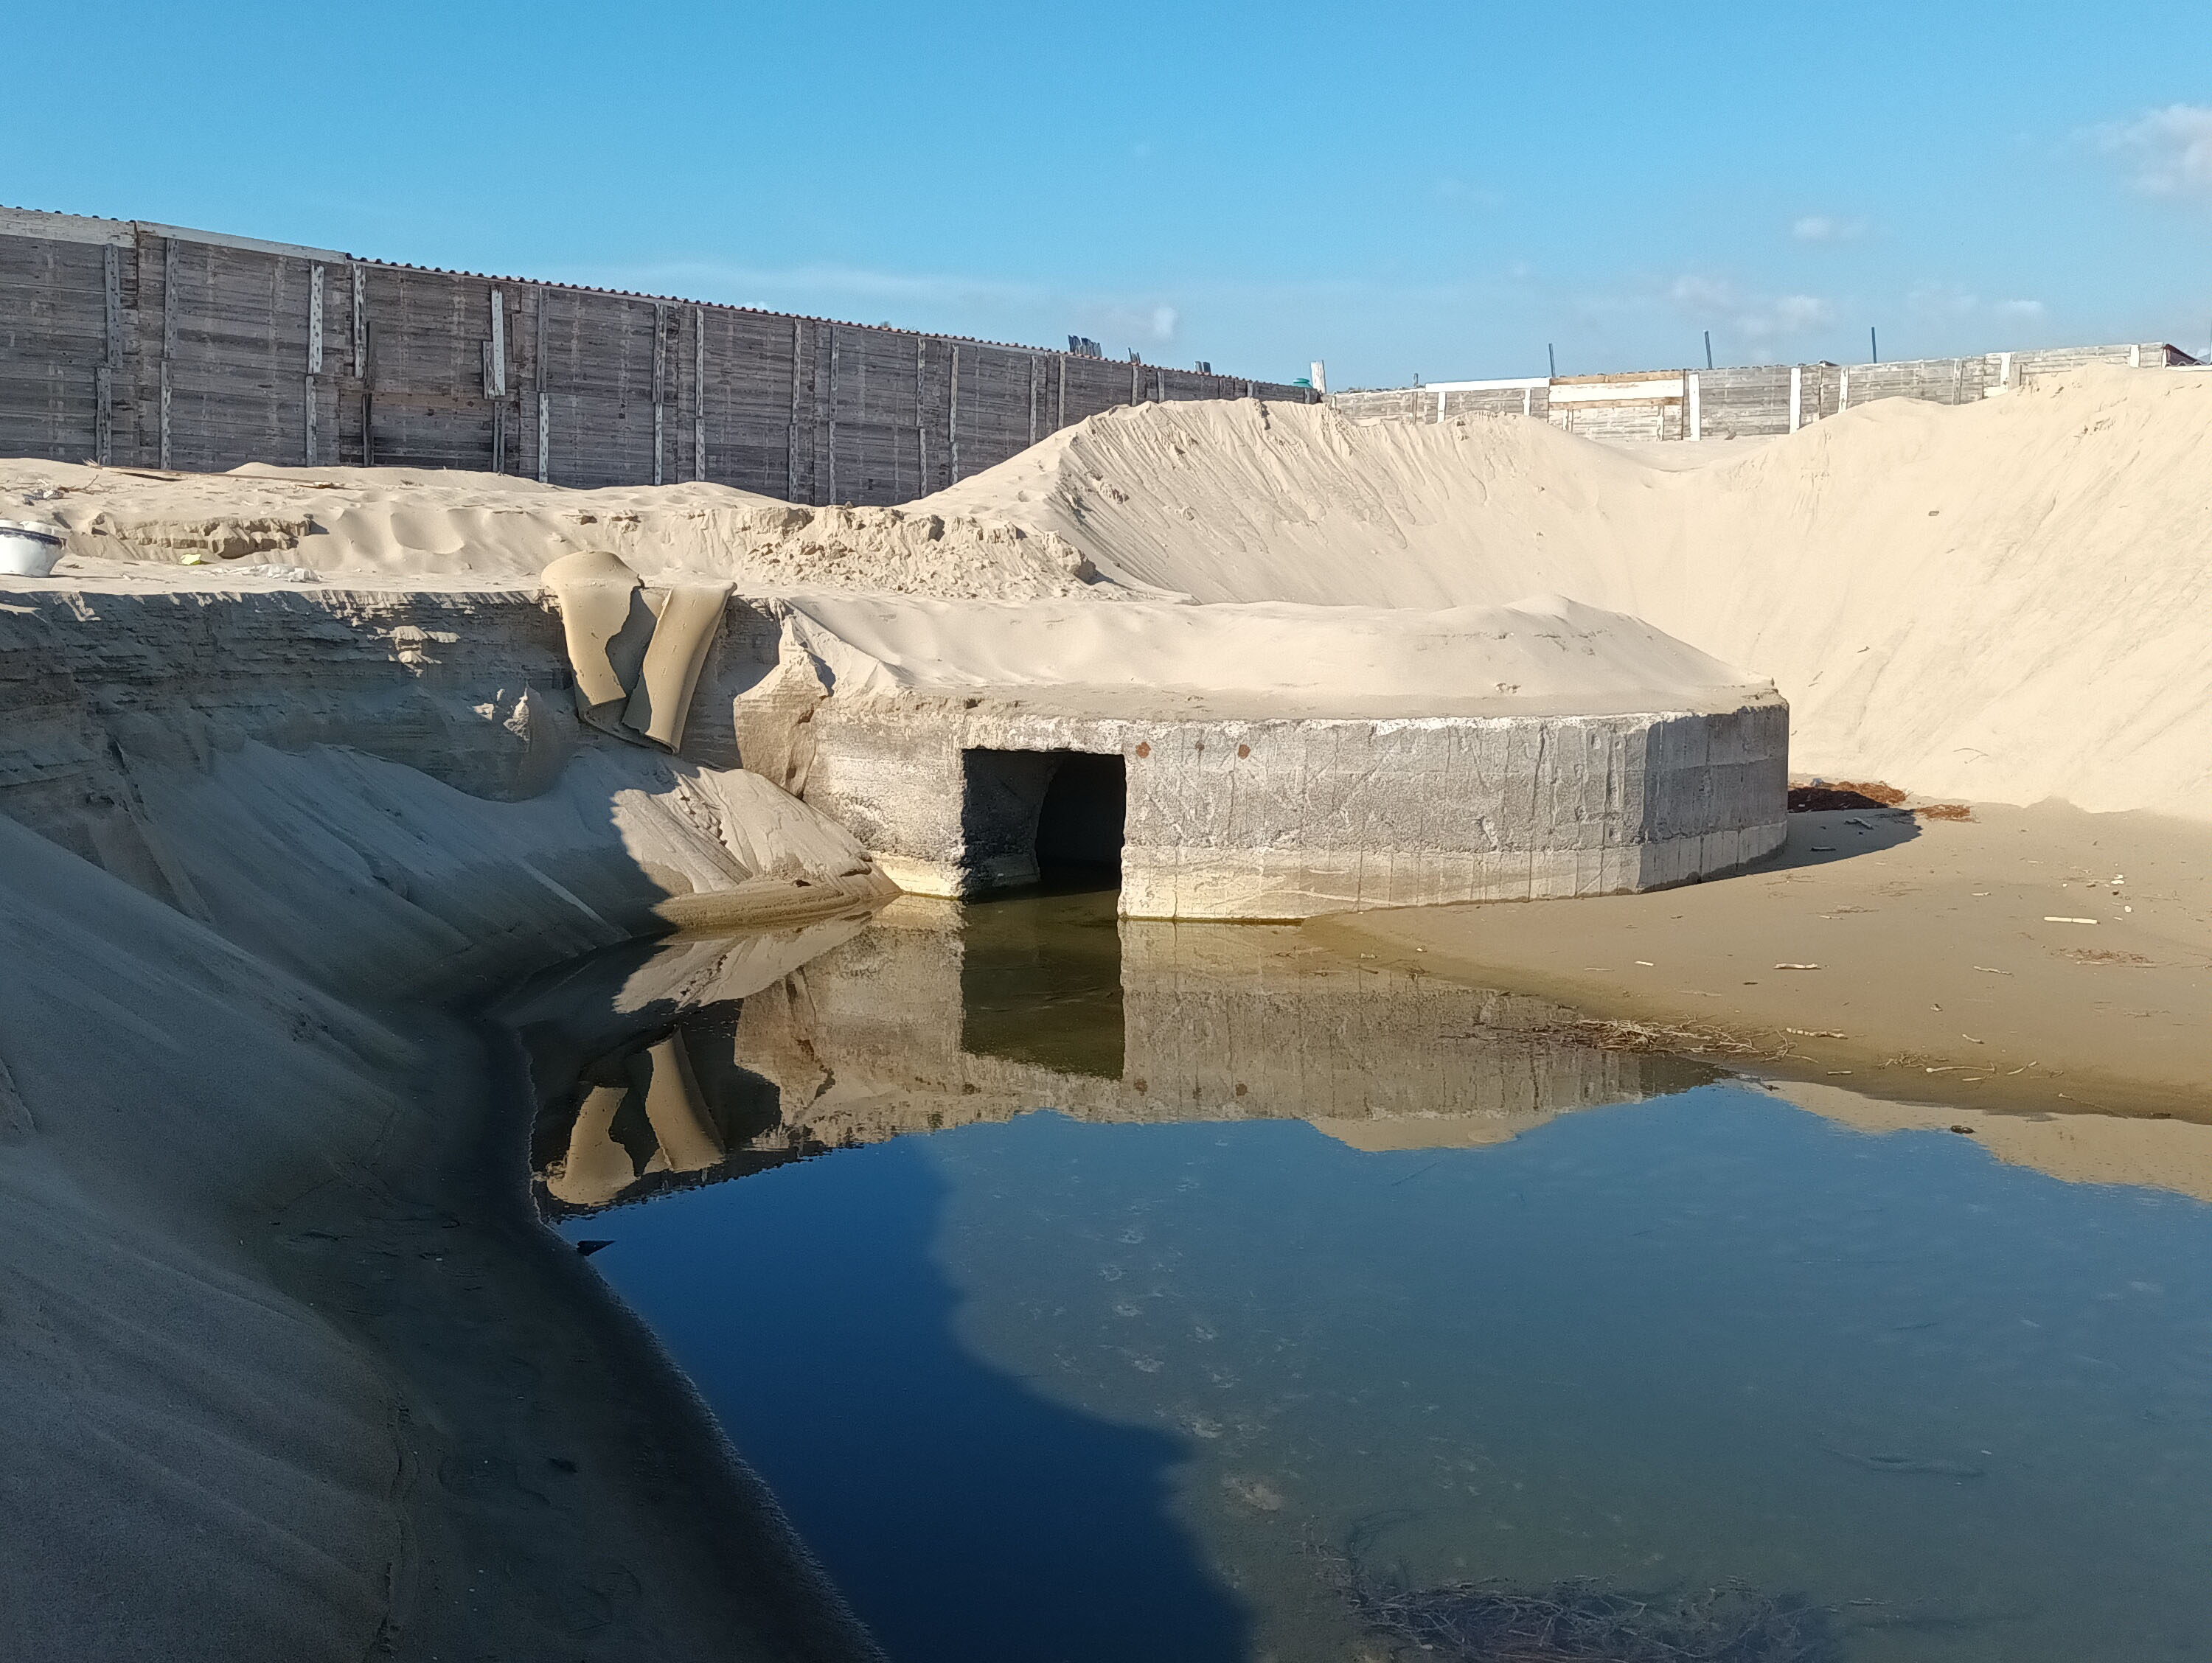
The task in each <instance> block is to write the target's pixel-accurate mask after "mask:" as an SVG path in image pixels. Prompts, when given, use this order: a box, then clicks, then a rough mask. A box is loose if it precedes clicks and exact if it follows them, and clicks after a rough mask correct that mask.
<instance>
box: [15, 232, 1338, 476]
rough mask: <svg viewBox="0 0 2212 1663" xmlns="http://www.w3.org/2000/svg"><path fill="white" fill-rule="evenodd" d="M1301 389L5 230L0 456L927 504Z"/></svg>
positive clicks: (781, 317)
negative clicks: (1036, 455) (1097, 427)
mask: <svg viewBox="0 0 2212 1663" xmlns="http://www.w3.org/2000/svg"><path fill="white" fill-rule="evenodd" d="M1315 397H1316V395H1315V394H1314V393H1312V392H1311V391H1310V390H1309V389H1307V388H1305V387H1303V386H1295V385H1282V384H1279V383H1274V382H1266V381H1250V380H1243V379H1237V378H1234V377H1230V376H1223V375H1215V374H1212V373H1208V372H1202V371H1194V370H1180V369H1169V368H1166V367H1163V366H1159V365H1154V364H1139V363H1136V362H1126V363H1125V362H1121V361H1115V360H1111V359H1105V358H1098V357H1093V356H1087V355H1075V354H1072V353H1064V352H1054V351H1047V350H1043V349H1037V348H1031V347H1021V346H1008V345H1004V344H1001V343H996V342H987V341H972V340H965V339H957V338H954V337H947V336H940V335H920V334H915V333H913V332H911V331H905V330H896V329H888V328H872V327H867V326H864V325H857V324H844V323H834V322H830V321H828V320H825V319H819V318H799V317H791V316H787V315H785V314H782V313H771V312H757V311H754V310H751V309H750V308H748V307H730V306H712V305H708V304H705V303H702V302H698V301H691V300H671V299H663V298H659V297H655V296H652V295H642V294H616V293H613V292H611V291H609V290H605V289H596V288H574V287H573V286H570V285H567V284H561V283H539V282H526V281H522V280H520V279H515V278H504V277H486V276H475V275H472V274H470V273H465V272H455V271H437V270H426V269H423V268H422V267H417V266H406V265H392V264H386V263H384V262H381V261H377V260H364V259H357V258H355V257H353V256H352V255H349V254H343V253H339V252H336V251H334V250H328V249H315V248H302V247H295V246H289V245H286V244H280V243H270V242H260V241H257V240H253V239H252V238H247V237H231V236H222V235H217V234H212V233H209V232H204V231H190V230H185V229H183V228H179V227H174V226H163V225H151V224H146V223H143V222H137V221H125V220H98V219H85V218H80V217H78V216H76V215H65V214H42V213H33V212H29V211H27V210H21V209H0V456H17V457H39V458H52V459H56V460H64V461H97V462H100V463H103V464H110V465H114V466H125V467H146V468H166V469H177V470H218V469H225V468H232V467H236V466H238V465H239V464H241V463H246V462H264V463H276V464H291V465H305V466H317V465H321V466H329V465H333V464H370V465H375V466H397V467H410V468H470V469H479V470H489V471H492V472H495V473H507V474H517V475H522V476H528V477H533V478H537V479H540V480H544V481H548V482H550V483H556V484H562V485H579V486H593V485H629V484H644V483H653V484H661V483H675V482H678V481H682V480H693V479H706V480H713V481H715V482H717V483H722V484H727V485H736V486H740V487H743V488H744V489H747V490H752V491H760V492H764V493H766V494H768V495H772V496H777V497H781V498H784V499H786V500H787V501H795V502H810V503H829V502H849V503H856V504H868V503H874V504H882V503H891V502H902V501H908V500H909V499H911V498H914V497H917V496H923V495H927V494H928V493H929V492H931V491H933V490H938V489H942V488H943V487H945V486H946V485H949V484H951V483H952V482H954V481H955V480H957V479H962V478H965V477H966V476H969V475H970V474H973V473H975V472H978V471H980V470H982V469H984V468H987V467H989V466H991V465H992V464H994V463H998V462H1003V461H1004V460H1006V458H1008V457H1010V456H1012V455H1013V454H1014V453H1015V452H1018V451H1019V450H1021V449H1022V448H1023V447H1024V446H1028V445H1030V444H1033V443H1034V442H1036V440H1038V439H1040V438H1042V437H1043V436H1044V435H1045V434H1049V433H1051V432H1053V431H1054V429H1056V428H1062V427H1066V426H1067V425H1068V424H1069V423H1071V422H1079V421H1081V420H1082V419H1083V418H1084V417H1085V416H1092V415H1095V414H1097V412H1099V411H1101V410H1108V409H1111V408H1113V407H1115V406H1117V405H1123V404H1140V403H1144V402H1146V401H1158V400H1166V399H1199V398H1269V399H1274V400H1278V401H1286V402H1295V403H1304V402H1307V401H1308V400H1310V399H1311V398H1315Z"/></svg>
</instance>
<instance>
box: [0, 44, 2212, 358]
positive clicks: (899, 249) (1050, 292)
mask: <svg viewBox="0 0 2212 1663" xmlns="http://www.w3.org/2000/svg"><path fill="white" fill-rule="evenodd" d="M19 4H20V9H17V10H16V11H15V13H14V17H15V21H14V22H12V23H11V24H10V25H9V34H10V37H11V39H10V46H11V51H10V52H9V58H10V59H11V60H12V62H13V64H14V65H15V68H16V69H17V70H18V71H19V72H21V73H19V75H18V76H16V77H15V79H16V80H17V81H18V82H19V88H18V90H19V92H20V91H21V90H22V89H23V88H30V89H31V91H32V93H33V94H34V97H33V102H32V104H31V105H29V106H27V105H26V104H25V102H24V101H23V100H21V99H20V98H19V99H18V100H15V101H14V107H15V111H16V114H15V117H14V118H12V119H11V121H10V122H9V132H8V136H7V137H6V139H5V140H4V141H0V202H6V203H10V204H13V205H17V206H24V207H33V208H52V209H66V210H70V211H75V212H80V213H91V214H101V215H112V216H116V217H124V218H141V219H153V220H164V221H167V222H173V223H179V224H186V225H194V226H199V227H204V228H210V229H217V230H226V231H234V232H240V233H244V234H252V235H260V236H266V237H274V238H280V239H284V240H296V241H301V242H310V243H314V244H317V245H319V246H328V247H337V248H342V249H346V250H348V251H350V252H357V253H362V254H368V255H374V256H378V257H380V258H392V259H402V260H410V261H415V262H417V263H420V264H432V265H442V266H450V267H458V268H463V269H468V270H486V271H495V272H501V273H507V274H513V275H519V276H537V277H547V278H556V279H565V280H568V281H574V282H590V283H599V284H605V285H608V286H611V287H617V288H639V289H647V290H652V291H654V292H659V293H668V294H683V295H686V296H690V297H694V298H698V299H704V300H729V301H734V302H739V303H743V304H748V305H757V306H764V307H775V308H777V309H783V310H795V311H804V312H809V313H819V314H823V315H829V316H834V317H840V318H846V319H854V320H856V321H860V322H869V323H872V322H878V321H890V322H895V323H898V324H900V325H908V326H912V327H919V328H926V329H933V330H944V331H952V332H957V333H960V334H969V335H980V336H983V337H990V338H995V339H1003V340H1018V341H1026V342H1032V343H1043V344H1058V343H1060V342H1061V341H1063V340H1064V337H1066V335H1067V334H1068V333H1069V332H1070V331H1076V332H1079V333H1082V334H1085V335H1090V336H1093V337H1097V339H1098V340H1099V342H1100V343H1102V345H1103V347H1104V348H1105V349H1106V350H1107V351H1108V352H1109V354H1114V355H1118V354H1120V353H1121V352H1123V351H1125V350H1127V349H1129V348H1135V349H1138V350H1139V351H1140V352H1142V353H1143V354H1144V355H1145V357H1146V360H1147V361H1158V362H1167V363H1188V362H1190V361H1194V360H1196V359H1200V358H1205V359H1208V360H1210V361H1212V363H1213V364H1214V365H1215V366H1216V367H1218V368H1220V369H1223V370H1225V371H1235V372H1240V373H1249V374H1254V375H1259V376H1279V377H1280V376H1289V375H1292V374H1296V373H1303V370H1304V364H1305V362H1306V361H1307V360H1308V359H1310V358H1314V357H1324V358H1326V359H1327V360H1328V362H1329V366H1330V379H1331V382H1332V384H1333V385H1392V384H1398V383H1402V382H1404V381H1406V380H1407V379H1410V378H1411V377H1412V376H1413V374H1415V373H1419V374H1421V375H1423V376H1425V378H1427V379H1431V380H1437V379H1450V378H1459V377H1471V376H1487V375H1519V374H1530V373H1541V371H1542V369H1543V367H1544V362H1545V358H1544V352H1545V346H1546V343H1556V345H1557V349H1558V353H1559V368H1560V370H1561V371H1562V372H1563V373H1577V372H1583V371H1593V370H1603V369H1620V368H1636V367H1650V366H1656V365H1664V364H1680V363H1688V362H1695V361H1702V358H1703V350H1704V349H1703V345H1702V340H1701V331H1704V330H1706V329H1710V330H1711V331H1712V332H1713V343H1714V351H1715V355H1716V358H1717V361H1720V362H1723V363H1728V362H1752V361H1763V360H1783V361H1787V360H1792V359H1797V358H1808V359H1810V358H1820V357H1828V358H1834V359H1837V360H1838V361H1857V360H1861V359H1863V357H1864V356H1865V355H1866V351H1867V330H1868V326H1869V325H1878V326H1879V327H1880V329H1881V350H1882V355H1883V356H1884V357H1886V358H1899V357H1908V356H1916V355H1934V354H1946V353H1951V352H1957V351H1966V350H1977V351H1978V350H1985V349H2001V348H2019V347H2027V346H2033V345H2038V344H2045V343H2060V342H2069V341H2091V340H2097V341H2109V340H2135V339H2143V340H2153V339H2171V340H2174V341H2176V342H2178V343H2179V344H2181V345H2183V346H2185V347H2188V348H2191V349H2194V350H2197V351H2198V352H2199V353H2200V355H2201V354H2203V352H2204V351H2205V350H2206V349H2207V347H2208V340H2212V264H2208V256H2212V6H2208V5H2206V4H2204V3H2203V0H2197V3H2194V4H2187V5H2184V4H2139V5H2118V6H2087V5H2081V4H2079V3H2075V4H2068V5H2058V4H2054V3H2049V0H2015V3H2010V4H2002V5H2000V4H1994V3H1943V0H1936V3H1929V0H1922V3H1918V4H1912V5H1905V4H1893V3H1870V4H1861V5H1854V6H1828V7H1804V6H1795V7H1790V6H1776V5H1762V6H1752V5H1719V4H1701V3H1678V4H1674V5H1671V6H1665V7H1658V6H1651V5H1648V4H1646V5H1640V6H1627V5H1615V4H1607V3H1598V4H1583V5H1577V6H1565V5H1544V6H1537V5H1522V6H1515V7H1503V6H1486V5H1474V4H1461V5H1445V4H1436V3H1402V4H1395V5H1394V4H1383V5H1376V4H1371V3H1370V4H1368V5H1364V6H1355V5H1346V4H1335V5H1331V4H1323V3H1311V0H1279V3H1271V4H1268V5H1265V6H1262V5H1257V4H1237V5H1230V4H1192V3H1180V4H1169V3H1164V0H1133V3H1122V4H1118V5H1103V4H1097V3H1092V4H1088V5H1083V6H1072V5H1060V4H1052V3H1030V4H1026V5H1015V4H1011V3H967V4H947V5H941V6H938V7H931V8H924V7H915V6H897V5H890V4H884V3H872V0H815V3H810V4H806V5H803V6H802V5H796V4H787V5H768V6H757V7H732V6H718V5H712V4H705V3H684V0H667V3H661V4H657V5H636V6H630V7H626V8H623V7H608V6H580V5H572V4H567V3H560V0H550V3H539V4H533V5H520V4H511V3H486V4H477V5H475V6H470V7H461V6H451V5H439V6H431V5H424V4H413V3H387V4H384V5H380V6H376V7H362V8H357V9H353V10H351V11H343V10H341V11H332V10H331V9H328V8H309V7H305V6H300V5H295V4H288V5H282V6H279V5H274V4H264V3H244V0H241V3H236V4H232V5H228V6H221V7H217V6H209V5H190V4H172V5H148V4H135V3H111V4H107V5H103V6H100V7H92V6H85V5H81V4H69V5H64V4H61V3H57V0H29V3H21V0H19ZM61 64H68V65H75V66H79V67H82V68H84V69H86V70H88V71H93V72H90V73H88V74H86V75H84V76H77V75H75V74H71V75H69V76H62V75H58V74H57V73H54V72H53V71H52V70H51V69H49V68H41V67H40V66H41V65H46V66H52V65H61ZM27 108H35V110H36V111H37V112H38V118H37V119H36V120H35V121H31V120H27V119H26V111H27Z"/></svg>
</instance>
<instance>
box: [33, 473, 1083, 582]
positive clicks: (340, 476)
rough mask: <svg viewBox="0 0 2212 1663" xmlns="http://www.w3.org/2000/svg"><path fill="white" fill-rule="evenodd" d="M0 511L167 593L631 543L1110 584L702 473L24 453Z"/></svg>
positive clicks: (995, 535) (87, 564) (727, 572)
mask: <svg viewBox="0 0 2212 1663" xmlns="http://www.w3.org/2000/svg"><path fill="white" fill-rule="evenodd" d="M0 519H16V520H24V521H29V522H32V523H33V524H40V525H51V526H52V527H53V528H54V529H56V530H58V531H62V532H63V533H64V535H65V536H66V537H67V538H68V548H69V555H68V557H67V560H66V562H65V564H64V567H63V568H62V570H63V572H64V574H69V575H72V576H75V577H77V578H80V579H81V578H83V577H86V576H90V577H94V578H100V579H108V580H118V579H121V580H133V579H137V580H150V581H155V582H158V583H160V584H161V585H163V586H210V587H234V586H237V585H238V583H239V582H240V579H241V578H243V579H244V580H246V582H247V583H249V584H256V585H266V584H271V583H274V584H285V583H294V582H298V581H301V574H306V576H307V578H308V579H330V580H342V581H343V582H344V583H346V584H347V585H349V586H352V587H356V588H358V587H364V586H398V587H419V588H455V587H459V588H467V587H475V586H501V585H513V584H517V583H523V584H527V585H530V586H533V587H534V586H536V584H537V581H538V574H539V573H540V572H542V571H543V570H544V568H545V567H546V566H548V565H549V564H550V563H551V562H552V561H555V560H557V559H559V558H561V557H562V555H572V554H578V553H582V552H585V551H588V550H592V549H604V550H607V551H609V552H611V553H613V554H616V555H620V556H621V558H622V559H623V561H625V562H626V563H627V564H628V565H629V567H631V568H632V569H633V570H635V571H636V572H639V573H641V574H643V575H644V576H645V577H646V578H647V580H649V581H653V580H661V579H665V578H671V577H683V576H696V577H708V578H720V579H731V580H742V581H744V583H746V584H748V585H750V586H754V587H769V588H775V587H781V586H793V585H804V586H810V587H814V588H826V589H867V590H875V591H879V592H887V593H892V594H929V595H941V596H945V597H949V598H996V599H1027V598H1036V597H1040V596H1049V595H1066V594H1075V593H1079V592H1085V591H1086V590H1088V589H1090V588H1091V574H1090V573H1089V571H1088V569H1087V568H1086V567H1085V566H1084V564H1083V561H1082V558H1081V556H1080V555H1078V554H1077V553H1076V552H1075V551H1074V550H1073V549H1070V548H1068V547H1067V546H1066V544H1065V543H1062V542H1060V539H1059V538H1057V537H1053V536H1049V535H1045V534H1041V533H1033V532H1030V531H1026V530H1025V529H1024V528H1023V527H1021V526H1019V525H1015V524H1012V523H1009V522H1006V521H1003V520H993V521H990V522H977V521H971V520H958V519H955V520H950V521H948V520H946V519H944V518H943V517H942V516H940V515H937V514H934V513H908V512H906V511H902V510H901V509H897V508H847V507H827V508H807V507H795V506H793V504H790V503H787V502H777V501H774V500H773V499H771V498H769V497H764V496H757V495H754V494H753V493H751V492H750V491H740V490H736V489H732V488H731V487H728V486H724V485H708V484H699V483H693V484H684V485H667V486H659V487H654V486H617V487H610V488H608V489H603V490H591V491H578V490H568V489H563V488H562V487H560V486H546V485H540V484H538V483H536V482H535V481H532V480H527V479H517V478H514V477H513V476H507V475H500V474H477V473H464V472H459V471H447V470H438V469H410V468H272V467H265V466H261V465H258V464H257V465H252V466H248V467H244V468H240V469H237V470H234V471H232V472H230V473H222V474H162V473H155V472H152V471H149V470H131V469H121V468H106V469H102V468H94V467H88V466H82V465H78V464H72V463H61V462H33V461H7V462H0ZM193 557H197V562H198V563H197V564H195V565H191V566H187V565H184V564H183V563H182V562H183V561H185V560H186V559H188V558H193ZM1106 593H1108V594H1109V595H1110V594H1112V593H1114V592H1113V591H1112V590H1110V589H1109V590H1108V591H1106Z"/></svg>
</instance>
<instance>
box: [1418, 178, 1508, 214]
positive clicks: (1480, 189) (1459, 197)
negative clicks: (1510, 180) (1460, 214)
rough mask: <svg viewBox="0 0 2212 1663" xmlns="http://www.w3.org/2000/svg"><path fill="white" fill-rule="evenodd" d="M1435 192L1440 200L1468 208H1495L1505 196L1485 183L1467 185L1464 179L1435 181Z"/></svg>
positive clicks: (1502, 201)
mask: <svg viewBox="0 0 2212 1663" xmlns="http://www.w3.org/2000/svg"><path fill="white" fill-rule="evenodd" d="M1435 194H1436V196H1437V200H1438V201H1440V202H1449V203H1460V204H1462V206H1465V207H1468V208H1477V209H1481V208H1497V207H1499V206H1501V205H1502V204H1503V203H1504V201H1505V197H1504V195H1503V194H1502V193H1500V192H1498V191H1492V190H1491V189H1490V188H1489V187H1488V186H1486V185H1469V184H1468V182H1467V181H1466V180H1465V179H1451V178H1444V179H1438V180H1437V183H1436V187H1435Z"/></svg>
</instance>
